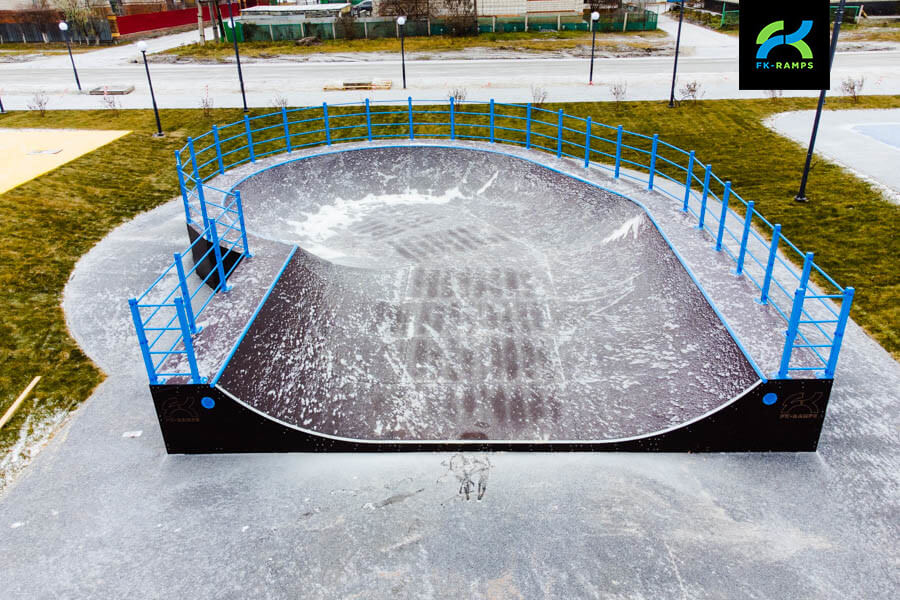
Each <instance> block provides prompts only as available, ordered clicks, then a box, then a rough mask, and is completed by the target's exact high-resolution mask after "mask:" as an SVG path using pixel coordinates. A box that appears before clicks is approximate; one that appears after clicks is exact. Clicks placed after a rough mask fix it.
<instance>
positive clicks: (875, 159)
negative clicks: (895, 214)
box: [766, 109, 900, 204]
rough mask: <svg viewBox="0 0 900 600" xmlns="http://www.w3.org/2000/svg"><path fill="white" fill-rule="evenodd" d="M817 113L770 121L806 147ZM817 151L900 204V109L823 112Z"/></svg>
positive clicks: (792, 114) (793, 114) (782, 115)
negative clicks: (899, 167) (872, 184)
mask: <svg viewBox="0 0 900 600" xmlns="http://www.w3.org/2000/svg"><path fill="white" fill-rule="evenodd" d="M815 114H816V113H815V111H811V110H804V111H797V112H787V113H780V114H778V115H775V116H774V117H771V118H770V119H768V120H767V121H766V124H767V125H768V126H769V127H771V128H772V129H774V130H775V131H777V132H778V133H780V134H781V135H784V136H787V137H789V138H791V139H792V140H794V141H796V142H798V143H800V144H803V145H804V146H805V145H807V144H809V136H810V132H811V131H812V125H813V119H814V118H815ZM816 153H817V154H820V155H821V156H824V157H825V158H828V159H830V160H832V161H834V162H836V163H838V164H840V165H843V166H845V167H847V168H849V169H851V170H852V171H853V172H854V173H855V174H856V175H859V176H861V177H862V178H863V179H866V180H868V181H870V182H872V183H874V184H875V185H876V186H878V187H880V188H882V189H883V191H884V192H885V196H887V197H888V198H889V199H890V200H891V201H893V202H894V203H895V204H900V169H898V168H897V166H898V165H900V109H893V110H829V111H825V112H823V113H822V121H821V123H820V125H819V134H818V136H817V137H816Z"/></svg>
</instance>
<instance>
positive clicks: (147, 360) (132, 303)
mask: <svg viewBox="0 0 900 600" xmlns="http://www.w3.org/2000/svg"><path fill="white" fill-rule="evenodd" d="M128 306H129V307H130V308H131V320H132V321H134V330H135V331H136V332H137V336H138V343H139V344H140V346H141V356H142V357H143V358H144V367H145V368H146V369H147V377H148V378H149V379H150V385H156V384H158V383H159V378H157V377H156V369H154V368H153V359H152V358H151V357H150V345H149V344H148V343H147V332H145V331H144V320H143V318H142V317H141V311H140V310H138V303H137V300H135V299H134V298H129V299H128Z"/></svg>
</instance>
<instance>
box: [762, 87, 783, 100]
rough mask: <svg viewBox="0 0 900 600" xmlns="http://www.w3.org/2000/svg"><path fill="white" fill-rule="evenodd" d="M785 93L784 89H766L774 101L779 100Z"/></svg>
mask: <svg viewBox="0 0 900 600" xmlns="http://www.w3.org/2000/svg"><path fill="white" fill-rule="evenodd" d="M783 95H784V90H766V96H768V97H769V100H771V101H772V102H777V101H778V99H779V98H781V97H782V96H783Z"/></svg>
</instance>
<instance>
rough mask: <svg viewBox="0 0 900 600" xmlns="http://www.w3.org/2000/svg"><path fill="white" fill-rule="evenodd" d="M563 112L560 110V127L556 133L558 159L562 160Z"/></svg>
mask: <svg viewBox="0 0 900 600" xmlns="http://www.w3.org/2000/svg"><path fill="white" fill-rule="evenodd" d="M562 132H563V111H562V109H559V125H558V126H557V132H556V158H562Z"/></svg>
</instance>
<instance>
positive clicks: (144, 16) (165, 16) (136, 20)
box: [116, 2, 241, 35]
mask: <svg viewBox="0 0 900 600" xmlns="http://www.w3.org/2000/svg"><path fill="white" fill-rule="evenodd" d="M230 7H231V10H233V11H234V14H235V16H237V15H238V14H240V12H241V6H240V3H238V2H234V3H231V4H230ZM202 9H203V20H204V22H207V21H209V20H210V19H212V16H211V10H210V6H209V5H206V6H203V7H202ZM220 10H221V11H222V17H223V19H227V18H228V17H229V12H228V10H229V4H222V5H221V7H220ZM116 22H117V23H118V27H119V33H120V34H122V35H128V34H130V33H139V32H141V31H153V30H155V29H167V28H169V27H180V26H183V25H194V26H196V25H197V9H196V7H194V8H183V9H180V10H164V11H158V12H144V13H135V14H130V15H125V16H121V17H117V18H116Z"/></svg>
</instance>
